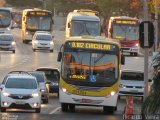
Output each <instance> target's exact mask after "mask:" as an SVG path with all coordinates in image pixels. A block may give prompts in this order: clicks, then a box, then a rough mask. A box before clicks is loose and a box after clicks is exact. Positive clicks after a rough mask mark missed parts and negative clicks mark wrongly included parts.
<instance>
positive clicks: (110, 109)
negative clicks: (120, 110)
mask: <svg viewBox="0 0 160 120" xmlns="http://www.w3.org/2000/svg"><path fill="white" fill-rule="evenodd" d="M114 110H115V109H114V107H111V106H103V111H104V113H107V114H113V113H114Z"/></svg>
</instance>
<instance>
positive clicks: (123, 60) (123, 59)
mask: <svg viewBox="0 0 160 120" xmlns="http://www.w3.org/2000/svg"><path fill="white" fill-rule="evenodd" d="M121 64H122V65H124V64H125V56H124V55H122V56H121Z"/></svg>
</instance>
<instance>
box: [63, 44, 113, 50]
mask: <svg viewBox="0 0 160 120" xmlns="http://www.w3.org/2000/svg"><path fill="white" fill-rule="evenodd" d="M66 47H67V48H75V49H94V50H106V51H113V50H116V46H115V45H111V44H106V43H93V42H67V44H66Z"/></svg>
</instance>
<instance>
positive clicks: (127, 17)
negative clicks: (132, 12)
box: [110, 16, 138, 20]
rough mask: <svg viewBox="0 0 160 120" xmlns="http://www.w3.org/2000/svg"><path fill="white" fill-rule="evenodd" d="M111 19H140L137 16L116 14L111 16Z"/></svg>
mask: <svg viewBox="0 0 160 120" xmlns="http://www.w3.org/2000/svg"><path fill="white" fill-rule="evenodd" d="M110 19H111V20H116V19H124V20H126V19H128V20H138V19H137V18H135V17H129V16H114V17H110Z"/></svg>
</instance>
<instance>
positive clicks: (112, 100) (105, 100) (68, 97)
mask: <svg viewBox="0 0 160 120" xmlns="http://www.w3.org/2000/svg"><path fill="white" fill-rule="evenodd" d="M117 99H118V93H116V94H115V95H113V96H107V97H94V96H81V95H75V94H68V93H67V92H63V91H62V90H61V89H60V90H59V100H60V103H69V104H70V103H71V104H76V105H88V106H112V107H116V106H117Z"/></svg>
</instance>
